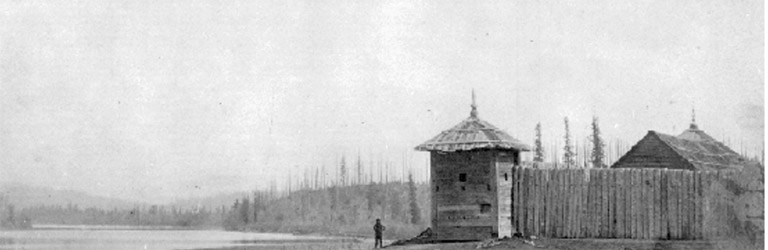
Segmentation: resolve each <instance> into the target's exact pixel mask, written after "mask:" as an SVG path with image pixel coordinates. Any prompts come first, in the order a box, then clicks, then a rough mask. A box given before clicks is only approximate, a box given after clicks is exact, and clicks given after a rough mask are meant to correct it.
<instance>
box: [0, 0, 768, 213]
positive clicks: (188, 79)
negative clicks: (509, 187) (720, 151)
mask: <svg viewBox="0 0 768 250" xmlns="http://www.w3.org/2000/svg"><path fill="white" fill-rule="evenodd" d="M763 4H764V3H763V2H762V1H741V2H733V1H709V2H696V1H674V2H669V1H626V2H624V1H622V2H617V1H609V0H592V1H588V2H573V1H566V2H563V1H535V2H533V1H531V2H513V3H505V2H483V3H477V2H463V1H449V2H445V1H440V2H437V1H433V2H430V1H387V2H378V1H365V2H357V1H335V2H333V3H317V2H313V1H288V2H283V1H258V2H257V3H256V2H248V1H233V2H228V3H227V4H223V3H221V2H216V1H163V2H155V1H106V2H104V1H84V2H80V3H69V2H62V3H56V2H47V1H18V2H17V1H5V2H2V3H0V9H2V10H3V11H0V22H2V23H4V25H0V31H2V35H0V65H2V66H0V171H1V172H2V173H0V183H8V182H19V183H24V184H29V185H36V186H44V187H53V188H61V189H72V190H79V191H84V192H87V193H91V194H95V195H100V196H106V197H113V198H121V199H126V200H134V201H144V202H152V203H165V202H171V201H173V200H174V199H179V198H181V199H183V198H189V197H202V196H208V195H212V194H217V193H221V192H232V191H242V190H249V189H253V188H264V187H267V186H268V185H269V182H271V181H276V182H277V184H278V185H280V186H282V185H283V180H284V178H285V177H287V175H288V174H289V173H291V174H297V173H298V172H299V171H301V169H303V168H307V167H314V166H321V165H324V166H325V167H326V168H328V169H330V168H332V166H334V167H335V165H336V164H338V161H339V158H340V157H341V156H342V155H345V156H346V157H347V162H351V161H352V160H353V159H354V158H355V157H356V155H357V154H358V152H359V153H360V154H361V155H362V156H363V157H364V159H369V158H371V157H373V159H388V160H389V161H390V162H392V163H393V164H397V165H399V164H400V163H401V161H402V158H404V157H406V158H408V159H409V164H410V166H411V167H412V168H413V169H414V172H415V173H416V175H417V178H420V179H424V178H425V176H424V171H425V168H426V165H425V163H426V158H427V154H426V153H424V152H417V151H414V150H413V148H414V147H415V146H416V145H417V144H419V143H421V142H423V141H426V140H428V139H430V138H432V137H433V136H435V135H437V134H438V133H439V132H440V131H442V130H445V129H447V128H450V127H451V126H453V125H455V124H457V123H458V122H460V121H461V120H462V119H465V118H466V117H468V116H469V111H470V108H469V105H470V102H471V99H470V92H471V90H472V89H474V90H475V92H476V94H477V104H478V110H479V117H480V118H481V119H484V120H486V121H488V122H490V123H492V124H494V125H495V126H497V127H499V128H501V129H503V130H505V131H507V132H508V133H509V134H511V135H512V136H513V137H515V138H518V139H520V140H522V141H523V142H526V143H529V144H532V142H533V137H534V127H535V125H536V123H538V122H541V123H542V126H543V128H544V131H543V134H544V135H543V136H544V140H545V142H546V143H554V142H556V141H560V140H561V138H562V136H563V133H564V132H563V124H562V123H563V122H562V120H563V117H565V116H568V117H569V119H570V121H571V130H572V133H573V137H574V138H575V139H577V140H581V139H582V138H586V136H587V135H588V133H589V129H588V128H589V123H590V121H591V118H592V116H593V115H596V116H598V117H599V119H600V125H601V127H602V130H603V135H604V136H605V138H606V139H618V140H621V141H623V142H624V143H627V144H634V143H635V142H637V140H639V139H640V138H642V136H644V135H645V134H646V133H647V131H648V130H656V131H659V132H662V133H668V134H679V133H680V132H682V131H683V130H684V129H686V128H687V127H688V125H689V123H690V120H691V109H692V108H695V109H696V121H697V123H698V126H699V128H701V129H702V130H704V131H706V132H707V133H709V134H710V135H712V136H713V137H715V138H716V139H718V140H721V139H723V138H727V139H728V140H730V142H731V144H732V145H734V149H735V150H737V151H739V149H740V148H742V147H743V148H746V149H748V150H750V151H751V152H752V153H757V152H755V150H758V149H762V148H763V145H764V84H763V81H764V71H763V70H764V58H763V54H764V6H763ZM742 144H743V146H741V145H742ZM560 145H562V142H560Z"/></svg>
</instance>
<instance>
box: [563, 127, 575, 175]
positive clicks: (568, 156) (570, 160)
mask: <svg viewBox="0 0 768 250" xmlns="http://www.w3.org/2000/svg"><path fill="white" fill-rule="evenodd" d="M563 151H565V152H564V153H563V164H565V167H566V168H572V167H575V166H576V154H575V153H574V152H573V146H572V145H571V129H570V128H569V127H568V117H567V116H566V117H565V146H564V147H563Z"/></svg>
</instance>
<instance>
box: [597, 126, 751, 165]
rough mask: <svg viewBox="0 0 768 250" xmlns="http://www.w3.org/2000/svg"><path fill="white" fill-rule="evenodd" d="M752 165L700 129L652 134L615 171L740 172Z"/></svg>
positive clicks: (630, 152) (653, 132)
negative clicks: (680, 132)
mask: <svg viewBox="0 0 768 250" xmlns="http://www.w3.org/2000/svg"><path fill="white" fill-rule="evenodd" d="M747 164H749V161H748V160H747V159H745V158H744V157H742V156H741V155H739V154H738V153H736V152H734V151H733V150H731V149H730V148H728V146H725V144H723V143H721V142H719V141H717V140H715V139H714V138H712V137H711V136H709V135H707V133H704V131H702V130H700V129H699V127H698V126H697V125H696V122H695V119H694V120H693V122H692V123H691V126H690V127H689V128H688V129H687V130H685V131H684V132H683V133H682V134H680V135H678V136H672V135H667V134H662V133H659V132H655V131H648V134H647V135H645V137H643V139H641V140H640V141H639V142H637V144H636V145H635V146H633V147H632V148H631V149H630V150H629V151H628V152H627V153H626V154H624V156H622V157H621V158H619V160H618V161H616V163H614V164H613V165H612V166H611V168H669V169H686V170H694V171H696V170H698V171H703V170H740V169H741V168H742V167H743V166H745V165H747Z"/></svg>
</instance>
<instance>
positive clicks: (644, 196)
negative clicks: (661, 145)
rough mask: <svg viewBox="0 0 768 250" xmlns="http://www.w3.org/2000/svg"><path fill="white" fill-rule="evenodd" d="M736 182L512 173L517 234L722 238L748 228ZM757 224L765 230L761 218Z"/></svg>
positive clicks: (717, 177)
mask: <svg viewBox="0 0 768 250" xmlns="http://www.w3.org/2000/svg"><path fill="white" fill-rule="evenodd" d="M738 176H739V173H737V172H735V171H728V172H726V171H720V172H714V171H699V172H694V171H689V170H668V169H640V168H625V169H586V170H585V169H531V168H514V169H513V170H512V179H511V181H512V183H511V185H512V194H511V195H512V207H511V210H512V228H513V230H517V231H518V232H521V233H522V234H523V235H538V236H544V237H551V238H629V239H705V238H706V239H709V238H717V237H724V236H728V235H729V234H731V233H734V232H738V231H739V230H741V228H743V227H744V226H745V225H744V221H743V220H741V221H740V219H739V218H737V217H738V213H739V212H738V210H739V209H735V208H736V207H737V205H738V204H737V203H738V202H737V200H739V198H737V197H736V196H738V195H740V194H742V193H744V192H743V191H739V190H740V186H743V185H742V184H740V182H739V180H738V178H737V177H738ZM760 192H761V193H760V198H759V200H760V202H762V191H760ZM760 206H761V207H760V208H759V209H760V211H762V204H760ZM756 223H760V224H762V214H760V221H759V222H756ZM761 230H762V229H761Z"/></svg>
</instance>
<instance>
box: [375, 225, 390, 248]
mask: <svg viewBox="0 0 768 250" xmlns="http://www.w3.org/2000/svg"><path fill="white" fill-rule="evenodd" d="M384 230H387V227H385V226H384V225H382V224H381V220H380V219H376V225H373V231H374V232H376V239H375V242H374V243H373V248H376V247H379V248H383V247H384V244H383V243H381V234H382V233H384Z"/></svg>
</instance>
